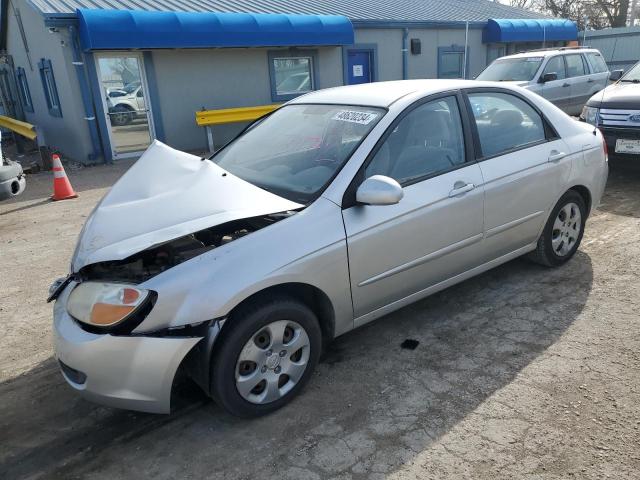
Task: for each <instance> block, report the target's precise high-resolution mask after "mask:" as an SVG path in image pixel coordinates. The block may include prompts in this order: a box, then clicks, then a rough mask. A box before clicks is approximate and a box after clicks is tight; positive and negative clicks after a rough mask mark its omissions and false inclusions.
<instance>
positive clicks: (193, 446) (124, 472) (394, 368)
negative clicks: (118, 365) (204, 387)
mask: <svg viewBox="0 0 640 480" xmlns="http://www.w3.org/2000/svg"><path fill="white" fill-rule="evenodd" d="M129 165H130V163H119V164H117V165H115V166H101V167H92V168H83V169H80V170H77V171H70V172H68V173H69V176H70V178H71V181H72V183H73V186H74V188H75V189H76V190H77V192H78V193H79V195H80V196H79V198H77V199H75V200H69V201H63V202H55V203H54V202H50V201H49V199H48V196H49V195H50V193H51V182H52V179H51V174H50V173H49V174H46V173H42V174H37V175H30V176H29V177H28V178H27V182H28V185H27V191H26V192H25V194H24V195H23V196H22V197H20V198H18V199H15V200H13V201H10V202H4V203H2V204H0V265H1V267H0V268H1V270H0V272H1V276H0V327H1V328H0V478H2V479H19V478H20V479H21V478H29V479H38V478H47V479H48V478H59V479H73V478H89V479H120V478H122V479H124V478H153V479H155V480H161V479H177V478H194V479H204V478H211V479H236V478H240V479H244V478H246V479H255V478H282V479H296V480H298V479H300V480H302V479H321V478H322V479H324V478H335V479H343V480H347V479H364V478H372V479H378V478H380V479H382V478H388V479H418V478H420V479H440V478H455V479H459V478H470V479H495V478H530V479H559V478H562V479H567V478H579V479H602V478H615V479H632V478H640V473H639V472H640V332H639V329H640V273H639V267H640V165H638V166H636V167H633V165H630V164H629V163H617V164H613V165H612V171H611V174H610V178H609V182H608V186H607V190H606V194H605V197H604V201H603V204H602V206H601V207H600V209H599V210H598V211H597V212H595V213H594V215H593V216H592V217H591V218H590V219H589V221H588V223H587V230H586V234H585V236H584V240H583V243H582V246H581V248H580V250H579V252H578V253H577V254H576V256H575V257H574V258H573V259H572V260H571V261H570V262H569V263H568V264H567V265H565V266H563V267H561V268H558V269H547V268H543V267H541V266H538V265H535V264H531V263H529V262H528V261H526V260H523V259H519V260H515V261H512V262H510V263H508V264H506V265H503V266H501V267H498V268H496V269H494V270H492V271H490V272H487V273H485V274H483V275H481V276H479V277H476V278H474V279H471V280H469V281H466V282H464V283H462V284H459V285H457V286H455V287H453V288H449V289H447V290H446V291H443V292H441V293H439V294H437V295H435V296H432V297H430V298H428V299H426V300H423V301H421V302H418V303H416V304H413V305H411V306H409V307H407V308H404V309H402V310H400V311H397V312H395V313H393V314H391V315H388V316H386V317H384V318H382V319H380V320H379V321H376V322H374V323H372V324H369V325H367V326H366V327H364V328H361V329H359V330H356V331H354V332H351V333H349V334H347V335H345V336H343V337H340V338H339V339H337V340H336V341H335V342H334V343H333V344H332V345H331V346H330V348H329V349H328V351H327V352H326V354H325V356H324V358H323V360H322V362H321V364H320V365H319V368H318V370H317V373H316V374H315V375H314V377H313V378H312V380H311V382H310V383H309V384H308V386H307V388H306V389H305V390H304V392H303V393H302V394H301V395H300V396H298V397H297V398H296V399H295V400H294V401H293V402H292V404H290V405H289V406H287V407H285V408H284V409H282V410H280V411H278V412H276V413H274V414H272V415H269V416H267V417H263V418H260V419H256V420H240V419H237V418H233V417H230V416H229V415H227V414H225V413H224V412H223V411H222V410H221V409H220V408H219V407H217V406H216V405H215V404H214V403H213V402H211V401H210V400H209V399H207V398H206V397H205V396H204V395H203V394H202V393H201V392H200V391H199V390H198V388H197V387H195V386H194V385H192V384H191V383H189V382H188V381H183V382H179V383H178V384H177V385H176V392H175V398H174V402H173V405H174V412H173V414H172V415H169V416H161V415H148V414H141V413H135V412H128V411H123V410H116V409H111V408H106V407H102V406H99V405H94V404H92V403H89V402H87V401H85V400H82V399H81V398H79V397H78V396H77V395H76V394H75V392H74V391H73V390H72V389H71V388H70V387H68V386H67V385H66V383H65V382H64V380H63V378H62V376H61V375H60V373H59V371H58V367H57V365H56V362H55V360H54V359H53V358H52V349H51V305H48V304H46V303H45V297H46V295H47V288H48V286H49V284H50V283H51V281H52V280H53V279H55V278H56V277H60V276H63V275H64V274H65V273H66V272H67V270H68V264H69V259H70V257H71V254H72V251H73V248H74V244H75V241H76V237H77V235H78V232H79V230H80V228H81V226H82V224H83V222H84V221H85V219H86V218H87V215H88V214H89V213H90V211H91V209H92V208H93V206H94V205H95V204H96V202H97V201H98V200H99V199H100V198H101V196H102V195H103V194H104V193H105V192H106V191H107V189H108V188H109V186H110V185H112V184H113V182H114V181H115V180H116V179H117V178H118V177H119V176H120V175H121V174H122V173H123V172H124V171H125V170H126V168H128V166H129ZM405 340H414V341H416V342H418V343H417V346H416V344H415V342H413V344H411V342H409V344H408V345H409V346H414V347H415V348H414V349H410V348H402V347H401V345H402V344H403V342H404V341H405ZM406 345H407V344H405V346H406Z"/></svg>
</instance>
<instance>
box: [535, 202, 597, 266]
mask: <svg viewBox="0 0 640 480" xmlns="http://www.w3.org/2000/svg"><path fill="white" fill-rule="evenodd" d="M586 220H587V207H586V205H585V202H584V199H583V198H582V196H581V195H580V194H579V193H578V192H576V191H574V190H569V191H568V192H566V193H565V194H564V195H563V196H562V198H560V200H558V203H557V204H556V206H555V207H554V208H553V211H552V212H551V215H550V216H549V219H548V220H547V223H546V225H545V227H544V230H543V231H542V234H541V235H540V238H539V239H538V245H537V248H536V250H535V251H534V252H532V253H531V257H530V258H531V259H532V260H534V261H535V262H537V263H540V264H542V265H546V266H548V267H557V266H560V265H562V264H563V263H565V262H567V261H568V260H569V259H570V258H571V257H573V255H574V254H575V253H576V251H577V250H578V247H579V246H580V242H581V241H582V235H583V234H584V225H585V222H586Z"/></svg>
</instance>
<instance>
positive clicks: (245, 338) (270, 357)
mask: <svg viewBox="0 0 640 480" xmlns="http://www.w3.org/2000/svg"><path fill="white" fill-rule="evenodd" d="M228 322H229V325H227V326H226V327H225V328H223V330H222V333H221V336H220V338H219V339H218V340H217V341H216V343H217V344H218V347H217V348H216V350H215V352H214V354H213V356H212V364H211V395H212V397H213V398H214V400H216V402H217V403H218V404H219V405H220V406H222V407H223V408H224V409H225V410H226V411H228V412H229V413H231V414H232V415H236V416H238V417H257V416H261V415H266V414H268V413H270V412H273V411H274V410H277V409H279V408H281V407H283V406H284V405H286V404H287V403H289V401H291V399H293V397H295V396H296V395H297V394H298V393H299V392H300V390H301V389H302V388H303V387H304V385H305V384H306V383H307V381H308V380H309V378H310V376H311V374H312V373H313V370H314V369H315V367H316V365H317V363H318V359H319V358H320V350H321V346H322V333H321V330H320V325H319V323H318V319H317V317H316V315H315V314H314V313H313V312H312V311H311V309H309V307H307V306H306V305H304V304H303V303H301V302H298V301H296V300H294V299H291V298H288V297H277V298H274V299H271V300H269V301H267V302H264V303H262V302H261V303H254V304H250V305H247V306H245V307H241V308H240V309H239V310H238V311H237V312H235V313H234V314H233V315H232V316H231V317H230V318H229V320H228Z"/></svg>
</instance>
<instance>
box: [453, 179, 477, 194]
mask: <svg viewBox="0 0 640 480" xmlns="http://www.w3.org/2000/svg"><path fill="white" fill-rule="evenodd" d="M474 188H476V186H475V185H474V184H473V183H464V182H456V183H455V184H454V185H453V190H451V191H450V192H449V197H457V196H458V195H464V194H465V193H467V192H470V191H471V190H473V189H474Z"/></svg>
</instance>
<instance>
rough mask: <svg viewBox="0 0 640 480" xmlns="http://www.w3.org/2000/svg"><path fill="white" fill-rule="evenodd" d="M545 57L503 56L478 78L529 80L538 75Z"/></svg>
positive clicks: (500, 80) (503, 80)
mask: <svg viewBox="0 0 640 480" xmlns="http://www.w3.org/2000/svg"><path fill="white" fill-rule="evenodd" d="M542 58H543V57H522V58H502V59H498V60H496V61H494V62H493V63H492V64H491V65H489V66H488V67H487V68H486V69H485V70H484V71H483V72H482V73H481V74H480V75H478V78H477V80H488V81H490V82H511V81H529V80H533V77H534V76H535V75H536V72H537V71H538V68H540V64H541V63H542Z"/></svg>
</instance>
